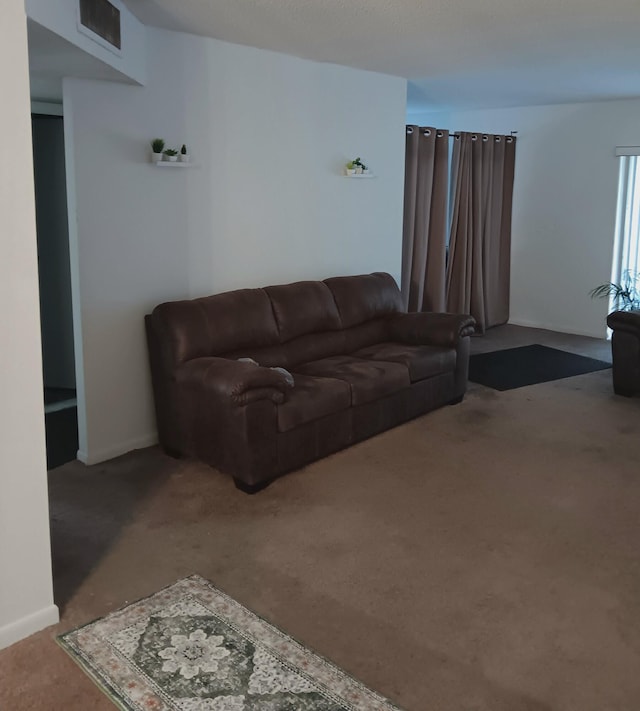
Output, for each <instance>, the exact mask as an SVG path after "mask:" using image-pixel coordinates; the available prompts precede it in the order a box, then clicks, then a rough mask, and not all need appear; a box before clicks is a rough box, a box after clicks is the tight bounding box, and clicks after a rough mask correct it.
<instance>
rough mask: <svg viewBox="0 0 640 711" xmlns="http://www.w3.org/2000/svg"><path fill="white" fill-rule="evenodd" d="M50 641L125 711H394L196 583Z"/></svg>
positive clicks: (184, 583)
mask: <svg viewBox="0 0 640 711" xmlns="http://www.w3.org/2000/svg"><path fill="white" fill-rule="evenodd" d="M58 641H59V642H60V644H61V645H62V647H63V648H64V649H65V650H66V651H67V652H68V653H69V654H70V655H71V656H72V657H73V658H74V660H75V661H76V662H78V664H80V665H81V666H82V667H83V669H84V670H85V671H86V672H87V673H88V674H89V675H90V676H91V677H92V678H93V680H94V681H95V682H96V683H97V684H98V685H99V686H100V687H101V688H102V689H103V691H105V693H106V694H107V695H108V696H109V697H110V698H111V700H112V701H113V702H114V703H115V704H116V705H117V706H119V707H120V708H121V709H125V710H126V711H399V709H398V708H397V707H396V706H393V705H392V704H390V703H389V702H388V701H386V700H385V699H384V698H382V697H381V696H379V695H378V694H376V693H374V692H373V691H370V690H369V689H367V688H366V687H364V686H363V685H362V684H360V683H359V682H357V681H355V680H354V679H352V678H351V677H349V676H348V675H347V674H345V672H343V671H341V670H340V669H338V667H336V666H334V665H333V664H331V663H329V662H328V661H326V660H325V659H323V658H321V657H319V656H318V655H316V654H314V653H313V652H311V651H309V650H308V649H306V648H305V647H303V646H302V645H301V644H299V643H298V642H296V641H295V640H293V639H292V638H291V637H289V636H288V635H286V634H284V633H283V632H281V631H280V630H278V629H277V628H275V627H273V626H272V625H270V624H268V623H267V622H265V621H264V620H262V619H261V618H260V617H257V616H256V615H254V614H253V613H252V612H250V611H249V610H247V609H246V608H244V607H243V606H242V605H240V604H239V603H237V602H236V601H235V600H232V599H231V598H230V597H228V596H227V595H225V594H224V593H222V592H220V590H217V589H216V588H214V587H213V586H212V585H211V584H210V583H209V582H207V581H206V580H204V579H203V578H201V577H199V576H197V575H194V576H191V577H189V578H185V579H184V580H180V581H178V582H177V583H175V584H174V585H171V586H170V587H168V588H165V589H164V590H161V591H160V592H158V593H156V594H155V595H152V596H151V597H148V598H145V599H144V600H140V601H139V602H136V603H133V604H131V605H128V606H127V607H125V608H123V609H121V610H118V611H117V612H113V613H111V614H110V615H108V616H107V617H104V618H101V619H99V620H97V621H95V622H92V623H90V624H88V625H86V626H84V627H81V628H79V629H77V630H74V631H72V632H68V633H67V634H64V635H62V636H61V637H60V638H59V640H58Z"/></svg>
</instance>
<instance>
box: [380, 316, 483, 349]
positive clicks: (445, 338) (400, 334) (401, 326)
mask: <svg viewBox="0 0 640 711" xmlns="http://www.w3.org/2000/svg"><path fill="white" fill-rule="evenodd" d="M475 323H476V321H475V319H474V318H473V316H468V315H466V314H443V313H431V312H421V313H410V314H406V313H402V314H397V315H395V316H394V317H393V318H392V319H391V322H390V334H389V335H390V336H391V338H392V339H393V340H395V341H400V342H401V343H409V344H412V345H432V346H452V347H455V346H457V345H458V342H459V340H460V339H461V338H463V337H465V336H470V335H471V334H472V333H474V332H475Z"/></svg>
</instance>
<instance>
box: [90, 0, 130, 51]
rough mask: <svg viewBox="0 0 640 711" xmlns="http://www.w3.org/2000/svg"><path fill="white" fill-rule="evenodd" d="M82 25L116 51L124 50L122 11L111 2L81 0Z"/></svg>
mask: <svg viewBox="0 0 640 711" xmlns="http://www.w3.org/2000/svg"><path fill="white" fill-rule="evenodd" d="M80 24H81V25H83V26H84V27H86V28H87V29H88V30H91V32H94V33H95V34H96V35H98V37H101V38H102V39H103V40H104V41H105V42H108V43H109V44H110V45H111V46H112V47H115V48H116V49H122V41H121V38H120V10H119V9H118V8H117V7H116V6H115V5H112V4H111V3H110V2H109V0H80Z"/></svg>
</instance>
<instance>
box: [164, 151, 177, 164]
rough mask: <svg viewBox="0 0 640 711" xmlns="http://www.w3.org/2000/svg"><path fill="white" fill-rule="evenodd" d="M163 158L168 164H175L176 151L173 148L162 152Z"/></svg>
mask: <svg viewBox="0 0 640 711" xmlns="http://www.w3.org/2000/svg"><path fill="white" fill-rule="evenodd" d="M164 157H165V158H166V159H167V160H168V161H169V162H170V163H175V162H176V161H177V160H178V151H176V150H175V148H167V150H166V151H165V152H164Z"/></svg>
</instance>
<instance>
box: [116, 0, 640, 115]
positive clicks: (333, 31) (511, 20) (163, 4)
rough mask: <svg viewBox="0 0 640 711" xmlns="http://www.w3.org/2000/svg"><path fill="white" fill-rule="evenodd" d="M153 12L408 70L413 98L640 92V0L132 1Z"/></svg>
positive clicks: (353, 61) (447, 103) (162, 21)
mask: <svg viewBox="0 0 640 711" xmlns="http://www.w3.org/2000/svg"><path fill="white" fill-rule="evenodd" d="M125 2H126V4H127V6H128V7H129V8H130V10H131V11H132V12H133V13H134V14H135V15H136V16H137V17H138V18H139V19H141V20H142V21H143V22H145V23H146V24H149V25H155V26H157V27H164V28H167V29H174V30H182V31H185V32H191V33H194V34H200V35H206V36H209V37H215V38H217V39H222V40H227V41H229V42H235V43H239V44H245V45H251V46H254V47H261V48H263V49H270V50H275V51H278V52H284V53H287V54H292V55H295V56H298V57H305V58H308V59H312V60H315V61H320V62H333V63H336V64H344V65H347V66H352V67H358V68H361V69H369V70H372V71H377V72H383V73H387V74H394V75H397V76H401V77H406V78H408V79H409V80H410V84H409V108H410V109H417V108H421V107H424V108H430V107H438V108H444V107H493V106H496V107H497V106H519V105H529V104H546V103H559V102H574V101H591V100H603V99H615V98H628V97H636V96H640V71H638V67H640V0H608V2H604V1H603V0H466V1H465V0H463V1H461V2H460V1H459V2H451V0H428V2H424V0H180V1H179V2H177V1H176V0H125Z"/></svg>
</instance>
